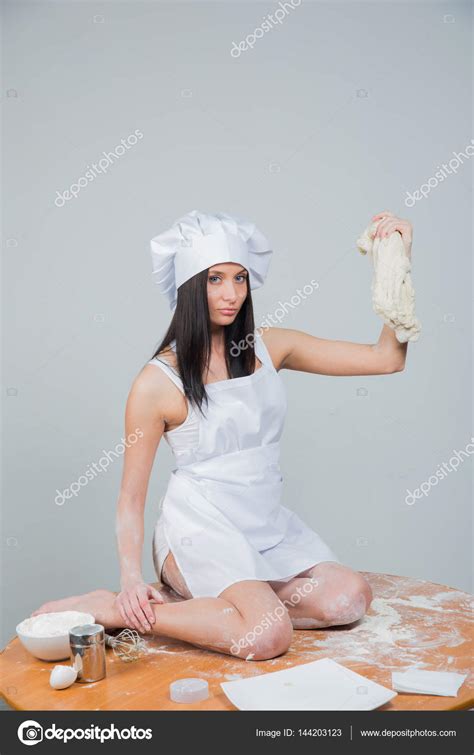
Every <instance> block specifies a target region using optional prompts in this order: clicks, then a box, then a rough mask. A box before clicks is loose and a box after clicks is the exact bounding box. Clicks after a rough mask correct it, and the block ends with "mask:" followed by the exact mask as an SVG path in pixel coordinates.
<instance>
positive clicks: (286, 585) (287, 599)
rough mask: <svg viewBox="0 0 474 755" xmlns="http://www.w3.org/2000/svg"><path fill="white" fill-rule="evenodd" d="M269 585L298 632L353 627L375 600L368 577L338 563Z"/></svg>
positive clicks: (319, 566) (312, 568) (317, 567)
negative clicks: (337, 626)
mask: <svg viewBox="0 0 474 755" xmlns="http://www.w3.org/2000/svg"><path fill="white" fill-rule="evenodd" d="M269 585H270V587H271V588H272V589H273V590H274V591H275V593H276V594H277V595H278V597H279V598H280V600H281V601H282V602H283V605H284V606H285V607H286V608H287V609H288V613H289V615H290V619H291V621H292V624H293V627H294V628H295V629H320V628H323V627H330V626H336V625H340V624H350V623H352V622H354V621H357V620H358V619H360V618H362V616H364V614H365V612H366V611H367V609H368V607H369V605H370V603H371V601H372V598H373V595H372V590H371V588H370V585H369V583H368V582H367V580H366V579H365V577H363V576H362V574H360V573H359V572H356V571H353V570H352V569H350V568H349V567H347V566H343V565H342V564H339V563H338V562H336V561H323V562H321V563H319V564H316V565H315V566H312V567H311V568H309V569H306V570H305V571H303V572H301V573H300V574H299V575H298V576H297V577H294V578H293V579H291V580H289V581H288V582H269Z"/></svg>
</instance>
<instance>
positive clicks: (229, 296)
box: [207, 262, 248, 325]
mask: <svg viewBox="0 0 474 755" xmlns="http://www.w3.org/2000/svg"><path fill="white" fill-rule="evenodd" d="M247 276H248V271H247V269H246V268H245V267H242V265H240V264H238V263H237V262H219V264H217V265H212V267H210V268H209V270H208V274H207V303H208V306H209V317H210V319H211V322H212V323H214V324H215V325H228V324H229V323H231V322H233V321H234V319H235V318H236V317H237V314H238V312H239V310H240V308H241V306H242V304H243V303H244V301H245V298H246V296H247Z"/></svg>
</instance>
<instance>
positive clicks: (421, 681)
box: [392, 669, 467, 697]
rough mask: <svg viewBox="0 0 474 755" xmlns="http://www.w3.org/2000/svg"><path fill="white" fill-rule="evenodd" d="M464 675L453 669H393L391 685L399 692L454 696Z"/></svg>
mask: <svg viewBox="0 0 474 755" xmlns="http://www.w3.org/2000/svg"><path fill="white" fill-rule="evenodd" d="M466 676H467V674H455V673H454V671H421V670H419V669H409V670H408V671H393V672H392V687H393V689H396V690H398V691H399V692H413V693H415V694H418V695H445V696H446V697H456V695H457V694H458V690H459V687H460V686H461V684H462V683H463V682H464V679H465V678H466Z"/></svg>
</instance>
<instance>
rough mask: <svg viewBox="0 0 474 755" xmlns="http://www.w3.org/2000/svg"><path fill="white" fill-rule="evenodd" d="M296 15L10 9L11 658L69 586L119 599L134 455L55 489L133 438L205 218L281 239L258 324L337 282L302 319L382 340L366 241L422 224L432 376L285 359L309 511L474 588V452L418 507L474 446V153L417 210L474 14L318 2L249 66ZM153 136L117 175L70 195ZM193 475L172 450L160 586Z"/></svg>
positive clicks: (463, 79)
mask: <svg viewBox="0 0 474 755" xmlns="http://www.w3.org/2000/svg"><path fill="white" fill-rule="evenodd" d="M276 7H278V5H277V4H273V3H270V2H265V3H257V2H251V3H244V2H240V1H239V2H238V3H237V2H219V3H211V2H209V3H207V2H194V3H179V2H173V3H166V2H155V3H151V2H150V3H117V2H114V3H90V4H89V3H67V2H62V3H46V2H37V3H32V4H26V3H21V2H20V3H19V2H15V3H11V4H6V5H4V16H5V28H4V46H5V68H4V85H3V92H4V108H5V109H4V113H5V115H4V145H5V150H4V178H5V182H4V185H5V187H6V192H5V199H4V229H3V252H4V272H5V276H4V281H5V283H4V313H5V314H4V369H3V377H4V384H3V402H4V436H3V437H4V456H3V458H4V463H3V469H4V479H3V484H4V487H3V530H2V556H3V562H4V572H3V575H4V576H3V584H2V609H3V624H2V639H1V642H2V646H3V645H4V643H6V642H7V641H8V640H9V639H10V638H11V637H12V636H13V635H14V633H15V626H16V624H17V623H18V622H19V621H21V620H22V619H23V618H25V617H26V616H28V615H29V614H30V613H31V611H32V610H34V609H35V608H36V607H38V606H39V605H40V604H41V603H42V602H44V601H46V600H51V599H54V598H60V597H64V596H67V595H72V594H77V593H80V592H84V591H88V590H91V589H94V588H97V587H107V588H110V589H114V590H117V589H119V564H118V555H117V551H116V545H115V531H114V530H115V510H116V503H117V498H118V494H119V487H120V479H121V472H122V460H121V459H118V460H116V461H115V462H114V463H113V464H111V466H110V467H109V470H108V471H107V472H106V473H102V474H100V475H98V476H97V478H96V479H94V480H93V481H91V482H89V484H88V485H87V486H85V487H83V488H82V489H81V492H80V494H79V495H78V496H77V498H74V499H72V500H68V501H66V502H65V504H64V505H63V506H61V507H60V506H57V505H55V503H54V497H55V495H56V491H57V490H58V489H59V490H63V489H64V488H66V487H67V486H69V485H70V484H71V482H73V481H75V480H77V478H78V477H79V475H81V474H82V473H83V472H84V471H85V469H86V468H87V467H88V465H89V464H91V463H92V462H94V461H97V460H98V459H99V458H100V457H101V456H102V455H103V449H105V450H111V449H113V447H114V446H115V445H116V444H117V443H119V442H120V438H121V437H122V435H123V433H124V408H125V402H126V399H127V395H128V392H129V390H130V386H131V383H132V381H133V379H134V378H135V376H136V375H137V373H138V372H139V370H140V369H141V367H142V366H143V364H144V363H145V362H146V361H147V360H148V359H149V358H150V357H151V355H152V353H153V350H154V348H155V345H156V344H157V343H158V341H159V340H160V339H161V337H162V335H163V334H164V332H165V329H166V328H167V326H168V323H169V321H170V318H171V313H170V311H169V309H168V306H167V304H166V302H165V300H164V299H162V298H160V296H159V295H158V292H157V291H155V290H154V288H153V283H152V277H151V260H150V255H149V240H150V239H151V238H152V237H153V236H154V235H156V234H157V233H158V232H160V231H161V230H164V229H165V228H166V227H168V225H169V224H170V223H171V222H172V221H173V220H174V219H175V218H176V217H178V216H179V215H181V214H183V213H185V212H188V211H189V210H191V209H195V208H196V209H202V210H204V211H211V212H212V211H217V210H222V211H225V212H230V213H233V212H234V213H236V214H240V215H242V216H244V217H249V218H251V219H253V220H255V221H256V222H257V224H258V226H259V227H260V228H261V229H262V230H263V231H264V232H265V233H266V234H267V236H269V237H270V239H271V241H272V243H273V247H274V250H275V251H274V255H273V260H272V265H271V268H270V275H269V277H268V279H267V283H266V285H265V286H264V287H263V288H262V289H260V290H259V291H256V292H255V293H254V302H255V309H256V321H257V323H259V322H261V320H262V319H263V318H264V317H265V316H266V315H267V314H268V313H273V312H274V311H275V309H276V307H277V306H278V303H279V302H280V301H285V300H286V301H288V300H289V299H290V297H291V296H292V295H293V294H295V293H296V290H297V289H298V288H300V289H301V288H302V287H303V286H304V285H305V284H306V283H308V282H309V281H310V280H311V279H315V280H317V281H318V283H319V289H318V290H317V291H315V292H314V293H313V294H312V295H311V296H309V297H308V298H307V299H306V300H304V301H303V302H302V303H301V304H300V305H299V306H298V307H295V308H293V309H292V308H291V307H290V308H289V311H288V314H287V315H286V317H285V318H284V319H283V320H282V321H281V323H280V327H286V328H296V329H299V330H304V331H305V332H308V333H311V334H313V335H316V336H319V337H323V338H330V339H341V340H347V341H356V342H360V343H374V342H376V341H377V339H378V336H379V333H380V330H381V327H382V323H381V321H380V320H379V319H378V318H377V316H376V315H375V314H374V313H373V311H372V306H371V296H370V283H371V269H370V267H369V262H368V260H367V259H366V258H365V257H362V256H361V255H360V254H359V253H358V252H357V251H356V248H355V239H356V238H357V236H358V234H359V232H360V231H362V229H363V228H364V227H365V225H366V224H367V222H368V221H369V219H370V217H371V216H372V215H373V214H374V213H375V212H378V211H381V210H384V209H390V210H392V211H393V212H395V213H396V214H398V215H401V216H402V217H407V218H409V219H410V220H411V221H412V222H413V224H414V241H413V262H414V266H413V280H414V284H415V288H416V294H417V314H418V316H419V318H420V320H421V322H422V325H423V332H422V336H421V339H420V340H419V342H418V343H416V344H410V345H409V348H408V360H407V367H406V370H405V371H404V372H402V373H399V374H395V375H389V376H369V377H326V376H319V375H311V374H306V373H294V372H290V371H283V372H282V373H281V374H282V376H283V380H284V381H285V384H286V387H287V390H288V402H289V410H288V416H287V424H286V428H285V433H284V436H283V442H282V468H283V473H284V478H285V499H284V503H286V505H288V506H290V507H291V508H294V510H296V511H297V512H298V514H299V515H300V516H302V517H303V518H305V520H306V521H307V522H308V523H309V524H310V525H311V526H313V527H314V528H315V529H316V530H317V531H318V532H319V533H320V534H321V535H322V536H323V537H324V538H325V539H326V541H327V542H328V543H329V544H330V545H331V546H332V547H333V548H334V549H335V551H336V553H337V554H338V555H339V557H340V558H341V559H342V560H343V562H344V563H346V564H347V565H349V566H351V567H352V568H354V569H360V570H363V571H373V572H385V573H390V574H400V575H409V576H412V577H417V578H421V579H425V580H432V581H435V582H439V583H442V584H446V585H450V586H453V587H457V588H460V589H463V590H470V589H471V576H472V569H471V526H470V521H471V509H470V501H471V469H472V467H471V464H472V461H471V459H470V458H469V459H467V460H466V461H464V462H463V463H462V464H461V465H460V468H459V469H458V471H457V472H451V473H450V474H449V475H448V476H447V478H446V479H445V480H442V481H441V482H440V483H439V484H438V485H437V486H436V487H435V488H433V489H432V490H431V492H430V494H429V495H428V496H427V497H426V498H423V499H421V500H418V501H417V502H416V504H415V505H413V506H408V505H406V503H405V496H406V490H407V488H409V489H410V490H413V489H414V488H416V487H418V486H419V485H420V484H421V482H423V481H424V480H427V479H428V477H429V476H430V475H431V474H433V473H434V472H435V471H436V468H437V467H438V465H439V464H441V463H442V462H443V461H447V460H448V459H449V457H450V456H451V455H452V451H453V449H457V450H461V449H463V448H465V446H466V444H467V443H468V442H469V441H470V438H471V432H472V431H471V427H472V425H471V395H470V386H471V381H472V373H471V318H470V306H469V305H470V301H471V277H470V265H471V261H470V259H471V258H470V254H471V252H470V248H471V245H470V241H471V225H470V204H469V201H470V194H469V188H470V180H471V171H472V168H471V164H472V161H471V163H469V161H467V164H464V165H463V166H462V167H461V168H460V169H459V171H458V173H457V174H456V175H451V176H449V177H448V178H447V179H446V180H445V181H444V182H442V183H440V184H439V186H437V187H436V188H433V189H432V191H431V193H430V195H429V196H428V197H427V198H426V199H423V200H422V201H419V202H417V204H416V205H415V206H414V207H413V208H411V209H408V208H407V207H406V206H405V204H404V199H405V192H406V191H407V190H409V191H414V190H415V189H417V188H418V187H419V186H420V184H422V183H423V182H424V181H426V180H427V179H428V178H429V177H430V176H433V175H434V173H435V171H436V169H437V166H439V165H440V164H441V163H443V162H447V161H448V160H449V159H450V158H451V157H452V153H453V151H460V150H464V148H465V146H466V145H467V144H469V143H470V139H471V137H472V129H471V99H472V95H471V86H470V74H469V65H470V45H471V40H470V6H469V5H468V4H467V3H466V4H461V3H459V4H458V3H442V4H436V3H430V4H427V3H423V4H416V3H409V4H404V3H398V4H391V3H378V4H375V3H344V4H342V3H331V4H322V3H317V2H310V1H309V0H303V2H302V3H301V5H300V7H297V8H295V9H294V10H293V11H291V12H289V14H288V16H287V17H286V18H285V20H284V21H283V23H282V24H281V25H279V26H276V27H275V28H273V29H271V30H270V31H269V32H268V33H266V34H265V35H264V36H263V37H262V38H261V39H257V41H256V44H255V47H254V49H252V50H247V51H245V52H243V53H242V54H241V56H240V57H239V58H233V57H232V56H231V55H230V49H231V46H232V43H233V42H234V41H235V42H237V43H238V42H239V41H240V40H242V39H243V38H244V37H245V36H247V35H248V34H250V33H252V32H253V30H254V29H255V28H256V27H257V26H259V25H260V24H261V23H262V20H263V17H264V16H265V15H266V14H268V13H271V12H273V11H274V10H275V8H276ZM94 17H95V18H94ZM12 89H14V90H16V95H17V96H14V94H13V93H12V92H11V91H10V93H9V96H8V97H7V96H6V91H7V90H12ZM12 95H13V96H12ZM135 129H140V130H141V132H142V133H143V139H141V140H140V141H139V142H138V144H137V145H136V146H134V147H133V148H132V149H130V150H129V151H128V152H127V153H126V154H125V155H124V156H123V157H120V159H119V160H117V161H116V162H115V163H114V165H112V166H111V167H110V168H109V170H108V172H107V174H105V175H101V176H99V177H97V178H96V180H95V181H93V182H91V183H90V184H89V185H88V186H87V187H85V188H83V189H82V190H81V192H80V193H79V195H78V197H77V198H75V199H72V200H70V201H69V202H66V203H65V205H64V206H63V207H61V208H58V207H56V206H55V204H54V199H55V197H56V192H57V191H59V192H64V190H66V189H68V187H70V185H71V184H72V183H73V182H75V181H76V180H77V179H78V177H79V176H82V175H84V172H85V170H86V166H87V165H88V164H90V163H92V162H97V160H98V159H100V157H101V156H102V151H110V150H113V149H114V148H115V147H116V145H117V144H119V143H120V139H122V138H125V137H127V136H128V135H129V134H131V133H133V132H134V131H135ZM361 389H362V390H361ZM172 466H173V463H172V455H171V452H170V449H169V448H168V446H167V445H166V443H165V442H164V441H163V442H162V444H161V445H160V448H159V450H158V454H157V459H156V461H155V465H154V470H153V474H152V480H151V483H150V488H149V494H148V499H147V506H146V540H145V546H144V560H143V564H144V566H143V568H144V576H145V579H148V580H150V581H153V580H154V579H155V575H154V570H153V563H152V558H151V538H152V531H153V526H154V523H155V520H156V517H157V514H158V506H159V501H160V498H161V496H162V495H163V494H164V492H165V489H166V484H167V480H168V477H169V473H170V471H171V469H172Z"/></svg>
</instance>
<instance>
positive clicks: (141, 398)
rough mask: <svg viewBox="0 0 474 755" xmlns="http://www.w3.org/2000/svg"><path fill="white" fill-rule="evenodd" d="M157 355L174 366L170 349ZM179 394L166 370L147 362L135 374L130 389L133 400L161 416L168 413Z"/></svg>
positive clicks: (174, 404) (174, 361)
mask: <svg viewBox="0 0 474 755" xmlns="http://www.w3.org/2000/svg"><path fill="white" fill-rule="evenodd" d="M157 356H158V357H159V358H160V359H162V360H164V361H167V362H168V364H170V365H171V366H172V367H175V363H176V356H175V355H174V352H173V351H172V350H164V351H162V352H160V353H159V354H158V355H157ZM173 357H174V359H173ZM177 394H178V395H177ZM179 395H180V394H179V391H178V389H177V387H176V385H175V384H174V383H173V381H172V380H170V378H169V376H168V375H167V374H166V372H165V371H164V370H162V369H160V368H157V367H156V365H155V364H153V363H151V364H150V363H149V362H147V364H145V365H144V366H143V367H142V369H141V370H140V372H139V373H138V374H137V375H136V377H135V379H134V380H133V383H132V386H131V389H130V396H131V397H132V398H133V399H134V401H135V402H139V403H143V404H144V405H147V406H148V407H149V408H150V411H152V412H153V413H158V414H160V415H161V416H163V417H164V416H168V415H170V411H171V412H172V410H173V407H175V406H176V403H177V399H179Z"/></svg>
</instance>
